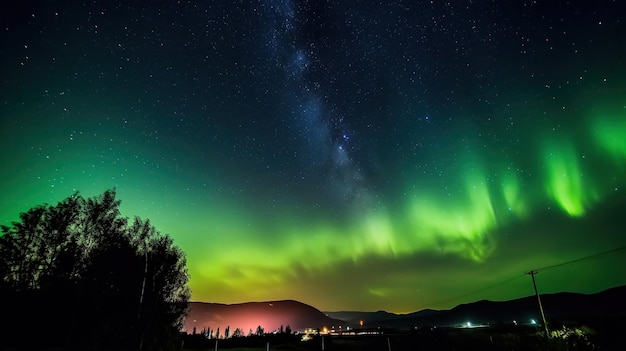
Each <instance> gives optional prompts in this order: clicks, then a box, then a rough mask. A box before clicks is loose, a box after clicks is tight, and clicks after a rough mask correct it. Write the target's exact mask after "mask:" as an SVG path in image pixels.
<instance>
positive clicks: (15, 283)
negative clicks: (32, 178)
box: [0, 190, 189, 350]
mask: <svg viewBox="0 0 626 351" xmlns="http://www.w3.org/2000/svg"><path fill="white" fill-rule="evenodd" d="M115 196H116V193H115V191H113V190H108V191H106V192H104V193H103V194H102V195H100V196H98V197H95V198H89V199H84V198H82V197H81V196H80V195H79V194H74V195H72V196H70V197H69V198H67V199H65V200H63V201H62V202H60V203H59V204H57V205H56V206H48V205H42V206H36V207H34V208H32V209H30V210H29V211H27V212H25V213H22V214H20V220H19V221H17V222H14V223H12V225H11V226H2V228H1V229H2V236H1V237H0V293H2V296H3V298H2V299H0V309H1V310H2V311H3V317H2V318H1V319H2V320H3V322H2V323H3V324H6V325H2V326H1V327H2V330H4V331H7V334H6V335H7V336H8V338H7V340H3V343H8V346H11V345H13V346H24V347H30V346H37V347H63V346H64V347H65V348H67V349H85V348H89V349H92V350H98V349H130V348H132V349H139V350H142V349H143V350H152V349H168V348H174V347H175V346H179V344H178V342H177V341H176V339H177V337H178V336H179V333H180V332H179V331H180V328H181V326H182V318H183V317H184V314H185V311H186V308H187V301H188V298H189V289H188V287H187V281H188V275H187V269H186V262H185V256H184V254H183V252H182V251H180V249H179V248H178V247H176V246H175V245H174V244H173V241H172V239H171V238H170V237H169V236H167V235H161V233H159V232H158V231H157V230H156V229H155V228H154V227H153V226H152V225H150V222H149V221H147V220H146V221H143V220H141V219H139V218H135V219H134V221H133V223H132V225H129V224H128V219H127V218H124V217H122V216H121V215H120V212H119V205H120V201H119V200H117V199H116V197H115ZM5 296H6V297H5ZM34 323H37V326H38V325H46V326H47V327H46V328H45V331H44V332H43V335H41V336H40V337H39V338H37V340H33V338H26V335H27V334H28V333H30V332H32V330H33V329H34V328H35V327H36V326H35V325H34ZM29 343H31V344H32V345H28V344H29Z"/></svg>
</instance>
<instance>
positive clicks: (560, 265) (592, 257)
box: [524, 246, 626, 274]
mask: <svg viewBox="0 0 626 351" xmlns="http://www.w3.org/2000/svg"><path fill="white" fill-rule="evenodd" d="M623 250H626V246H621V247H618V248H615V249H612V250H609V251H604V252H600V253H597V254H593V255H590V256H586V257H582V258H577V259H575V260H571V261H567V262H562V263H557V264H553V265H550V266H545V267H541V268H537V269H533V270H530V271H528V272H525V273H524V274H530V272H533V273H538V272H541V271H546V270H549V269H555V268H560V267H563V266H568V265H570V264H574V263H582V262H585V261H590V260H594V259H596V258H599V257H602V256H606V255H610V254H614V253H617V252H620V251H623Z"/></svg>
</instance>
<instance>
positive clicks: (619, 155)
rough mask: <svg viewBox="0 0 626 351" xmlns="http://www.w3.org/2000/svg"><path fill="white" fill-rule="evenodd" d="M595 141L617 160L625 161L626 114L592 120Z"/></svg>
mask: <svg viewBox="0 0 626 351" xmlns="http://www.w3.org/2000/svg"><path fill="white" fill-rule="evenodd" d="M592 129H593V133H594V138H595V141H596V143H598V144H599V145H600V147H602V148H603V149H604V150H606V151H607V152H608V153H609V154H611V155H612V156H613V158H614V159H615V160H617V161H619V162H625V161H626V116H624V115H622V116H619V117H618V118H598V119H596V120H595V121H594V122H593V126H592Z"/></svg>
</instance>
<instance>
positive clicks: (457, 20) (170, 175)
mask: <svg viewBox="0 0 626 351" xmlns="http://www.w3.org/2000/svg"><path fill="white" fill-rule="evenodd" d="M1 6H2V11H0V12H1V13H2V14H0V19H1V21H0V23H2V26H1V28H0V29H1V33H0V65H1V66H0V67H1V75H0V120H1V122H2V128H1V129H0V133H1V142H2V150H3V151H2V153H0V161H1V164H2V165H3V167H2V171H1V173H0V180H1V181H0V192H1V193H2V198H1V200H0V224H3V225H8V224H9V223H10V222H11V221H14V220H17V218H18V214H19V213H20V212H23V211H26V210H27V209H29V208H30V207H32V206H34V205H37V204H42V203H50V204H53V203H56V202H57V201H60V200H62V199H64V198H65V197H67V196H69V195H71V194H72V193H73V192H74V191H80V192H81V194H83V195H84V196H94V195H97V194H100V193H102V192H103V191H104V190H106V189H110V188H115V189H117V194H118V197H119V198H120V199H121V200H122V207H121V208H122V211H123V215H125V216H129V217H132V216H134V215H138V216H140V217H142V218H149V219H150V220H151V222H152V224H154V225H155V227H156V228H158V229H159V230H160V231H162V232H164V233H169V234H170V235H171V236H172V237H173V238H174V241H175V243H176V244H177V245H178V246H180V247H181V249H182V250H183V251H185V253H186V254H187V261H188V268H189V272H190V275H191V279H190V287H191V289H192V299H193V300H195V301H208V302H220V303H238V302H245V301H266V300H280V299H294V300H298V301H301V302H304V303H307V304H310V305H313V306H315V307H317V308H319V309H321V310H326V311H332V310H364V311H371V310H382V309H384V310H387V311H390V312H411V311H416V310H420V309H423V308H449V307H452V306H454V305H457V304H459V303H464V302H469V301H474V300H478V299H496V300H501V299H510V298H517V297H522V296H527V295H531V294H533V288H532V284H531V282H530V279H529V278H528V277H527V276H524V275H523V272H525V271H528V270H530V269H535V268H539V267H544V266H549V265H553V264H558V263H562V262H567V261H570V260H575V259H578V258H581V257H586V256H589V255H593V254H596V253H598V252H603V251H607V250H611V249H614V248H617V247H621V246H624V245H626V235H625V234H624V232H625V229H624V228H626V217H625V216H624V213H626V65H624V62H626V41H625V40H624V38H625V37H626V23H625V22H624V20H623V18H622V17H623V16H622V15H621V14H622V13H623V5H621V4H620V3H619V2H617V1H597V2H596V1H593V2H591V1H589V2H583V1H574V2H570V3H567V4H560V5H558V6H557V5H555V4H551V3H549V2H547V3H544V2H541V1H528V2H524V3H522V2H519V3H518V2H515V4H512V3H509V2H502V1H500V2H492V1H480V0H479V1H460V2H443V1H432V2H428V1H413V2H411V1H388V2H387V1H385V2H382V3H380V2H374V1H355V2H350V1H319V2H318V1H295V0H292V1H279V0H274V1H271V0H270V1H247V2H241V3H239V2H238V3H237V4H236V5H235V4H233V3H232V2H228V1H180V2H174V1H150V2H137V1H121V2H119V3H117V5H111V2H107V1H92V2H80V3H75V2H69V1H68V2H64V1H46V2H44V1H30V2H28V1H27V2H20V4H11V5H1ZM625 266H626V254H625V253H624V251H622V252H618V253H616V254H613V255H607V256H603V257H600V258H598V259H595V260H589V261H585V262H581V263H578V264H573V265H567V266H564V267H562V268H559V269H555V270H549V271H545V272H541V273H539V274H538V275H537V284H538V287H539V289H540V290H541V291H542V292H546V293H547V292H559V291H575V292H585V293H590V292H596V291H599V290H603V289H606V288H610V287H613V286H618V285H623V284H626V275H624V272H625V271H624V268H623V267H625ZM515 277H519V279H514V278H515ZM503 282H505V283H503ZM500 283H503V284H500Z"/></svg>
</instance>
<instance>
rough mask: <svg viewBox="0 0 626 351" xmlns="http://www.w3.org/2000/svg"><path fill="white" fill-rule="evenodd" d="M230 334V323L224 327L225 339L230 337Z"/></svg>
mask: <svg viewBox="0 0 626 351" xmlns="http://www.w3.org/2000/svg"><path fill="white" fill-rule="evenodd" d="M229 335H230V325H228V326H226V329H224V339H228V336H229Z"/></svg>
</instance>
